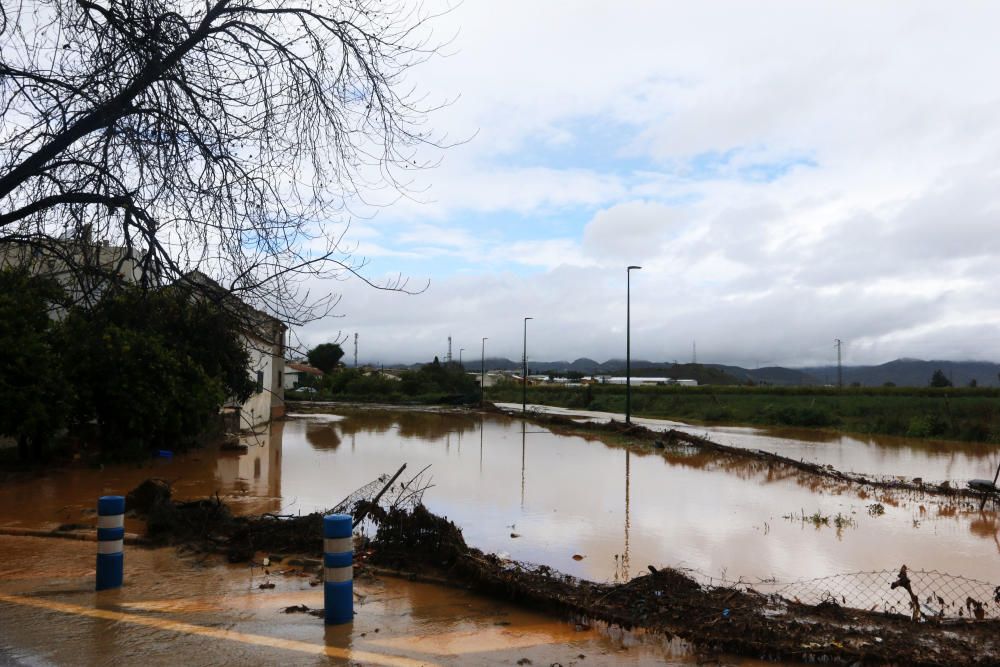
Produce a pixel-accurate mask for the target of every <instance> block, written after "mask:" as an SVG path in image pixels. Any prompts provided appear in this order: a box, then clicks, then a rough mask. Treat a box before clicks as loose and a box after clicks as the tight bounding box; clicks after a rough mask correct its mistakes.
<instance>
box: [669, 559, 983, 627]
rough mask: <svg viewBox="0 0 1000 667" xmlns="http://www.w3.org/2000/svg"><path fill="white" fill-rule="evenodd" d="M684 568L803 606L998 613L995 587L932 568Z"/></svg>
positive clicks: (979, 616)
mask: <svg viewBox="0 0 1000 667" xmlns="http://www.w3.org/2000/svg"><path fill="white" fill-rule="evenodd" d="M687 573H688V574H689V575H691V576H693V577H695V579H697V580H698V581H700V582H701V583H703V584H707V585H710V586H726V587H732V588H739V589H743V590H747V589H752V590H755V591H757V592H758V593H764V594H768V595H777V596H780V597H781V598H783V599H785V600H787V601H789V602H796V603H800V604H805V605H821V604H831V603H832V604H836V605H839V606H842V607H849V608H853V609H863V610H866V611H879V612H885V613H894V614H903V615H906V616H910V617H912V618H914V619H921V618H923V619H929V618H937V619H950V618H967V619H976V620H984V619H998V618H1000V586H997V585H996V584H992V583H989V582H986V581H980V580H978V579H969V578H967V577H962V576H958V575H954V574H948V573H947V572H939V571H937V570H907V569H905V568H904V569H902V570H875V571H871V572H848V573H844V574H835V575H830V576H826V577H818V578H815V579H801V580H797V581H790V582H781V581H776V580H766V579H765V580H756V581H750V580H743V579H739V580H729V579H725V578H713V577H710V576H708V575H705V574H703V573H700V572H697V571H691V570H687Z"/></svg>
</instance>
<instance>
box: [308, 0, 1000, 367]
mask: <svg viewBox="0 0 1000 667" xmlns="http://www.w3.org/2000/svg"><path fill="white" fill-rule="evenodd" d="M997 25H1000V5H996V4H994V3H988V2H962V3H940V2H937V3H920V2H906V3H871V2H837V3H818V2H810V3H803V2H753V3H748V2H731V3H723V2H704V3H701V2H699V3H690V2H653V1H650V2H638V1H635V2H606V1H596V2H584V1H580V0H577V1H573V2H570V1H568V0H566V1H563V2H554V1H552V2H541V1H539V0H532V1H529V2H520V1H508V2H504V3H495V2H490V1H489V0H466V1H465V3H464V4H462V5H460V6H458V7H457V8H455V9H454V10H453V11H452V12H451V13H450V14H449V15H447V16H445V17H444V18H443V19H441V20H439V21H438V23H437V34H438V35H440V36H441V37H442V39H443V38H446V37H450V36H451V35H455V38H454V40H453V41H452V43H451V44H450V45H449V46H448V47H447V51H448V53H449V54H450V55H449V56H448V57H445V58H437V59H434V60H432V61H431V62H429V63H427V64H426V65H425V66H422V67H421V68H420V69H419V70H418V71H415V72H413V73H412V75H411V76H410V81H411V82H412V83H414V84H415V85H417V86H418V87H419V89H420V90H422V91H423V92H424V93H426V94H427V95H428V96H429V98H430V99H432V100H446V99H453V98H457V99H455V101H454V102H453V103H452V104H451V105H450V106H448V107H446V108H444V109H443V110H441V111H439V112H437V113H435V114H433V115H432V116H431V117H430V119H429V122H430V125H431V126H432V127H433V128H434V129H435V130H437V131H439V132H441V133H447V134H448V135H449V136H450V137H452V138H464V137H471V138H470V140H469V141H467V142H466V143H464V144H461V145H459V146H456V147H453V148H450V149H448V150H446V151H444V152H443V154H442V155H441V160H442V161H441V164H440V165H439V166H438V167H436V168H434V169H429V170H425V171H423V172H421V173H419V174H417V175H416V176H415V180H414V183H413V184H412V186H411V189H412V190H413V191H414V192H415V193H417V194H415V196H414V197H413V198H411V199H403V200H401V201H400V202H397V203H396V204H393V205H392V206H387V207H382V208H381V209H380V210H378V211H377V212H375V213H365V212H362V213H361V214H359V215H358V216H357V217H356V218H355V219H354V220H353V221H352V224H351V228H350V230H349V232H348V238H349V239H350V240H351V241H352V242H353V244H354V246H353V247H354V248H355V249H356V254H357V255H359V256H364V257H366V258H367V259H368V262H369V263H368V265H367V267H366V268H365V274H366V275H367V276H370V277H372V278H373V279H379V278H384V277H385V276H390V275H395V274H398V273H402V274H403V275H404V276H407V277H408V278H409V280H410V285H411V286H418V285H423V284H425V283H426V282H427V281H429V282H430V285H429V287H428V289H427V290H426V291H424V292H423V293H422V294H419V295H417V296H407V295H404V294H398V293H386V292H379V291H375V290H372V289H371V288H369V287H366V286H364V285H363V284H362V283H360V281H356V280H354V281H347V282H343V283H336V284H335V285H334V286H333V289H336V290H337V291H339V292H341V293H342V294H343V298H342V300H341V302H340V306H339V309H338V312H339V313H340V315H341V317H339V318H336V319H326V320H323V321H320V322H315V323H313V324H310V325H308V326H307V327H305V328H303V329H302V330H300V331H299V332H298V335H299V338H300V339H301V341H302V342H303V343H304V344H305V345H307V346H311V345H315V344H317V343H319V342H323V341H325V340H328V339H332V338H335V337H336V336H337V335H338V333H339V334H341V335H353V333H354V332H358V333H359V334H360V358H361V359H362V360H369V361H381V362H383V363H390V362H397V361H405V362H412V361H423V360H426V359H428V358H430V357H431V356H433V355H435V354H437V355H443V354H444V353H445V352H446V346H447V336H448V335H451V336H452V337H453V339H454V344H453V345H454V354H455V357H456V358H457V357H458V351H459V348H465V351H464V353H463V354H464V358H465V359H470V358H478V357H479V354H480V341H481V338H482V337H483V336H488V337H489V341H488V342H487V355H488V356H507V357H510V358H512V359H518V358H520V354H521V336H522V318H523V317H525V316H532V317H534V318H535V319H534V320H533V321H532V322H529V325H528V326H529V328H528V346H529V358H534V359H546V360H555V359H568V360H572V359H575V358H577V357H582V356H587V357H592V358H596V359H598V360H604V359H607V358H612V357H623V356H624V353H625V291H626V284H625V276H626V272H625V267H626V266H627V265H629V264H639V265H642V267H643V268H642V270H641V271H638V272H633V273H632V354H633V357H634V358H645V359H654V360H674V359H677V360H682V361H686V360H690V358H691V348H692V342H693V341H697V350H698V360H699V361H703V362H719V363H737V364H742V365H747V366H751V367H752V366H757V365H762V366H763V365H772V364H781V365H808V364H816V363H832V362H834V361H835V359H836V354H835V350H834V347H833V341H834V339H835V338H840V339H842V340H844V342H845V355H846V356H845V359H846V361H847V362H848V363H857V364H861V363H881V362H884V361H889V360H891V359H894V358H897V357H903V356H905V357H920V358H936V359H941V358H950V359H987V360H1000V291H998V290H997V289H995V285H996V284H998V280H997V279H998V277H1000V233H998V225H997V221H998V219H1000V173H998V171H1000V169H998V167H1000V162H998V157H1000V99H998V98H1000V84H998V83H997V82H998V76H1000V42H998V41H997V38H996V35H997V33H996V26H997ZM326 288H329V287H326ZM345 348H347V349H349V348H350V346H349V345H346V344H345Z"/></svg>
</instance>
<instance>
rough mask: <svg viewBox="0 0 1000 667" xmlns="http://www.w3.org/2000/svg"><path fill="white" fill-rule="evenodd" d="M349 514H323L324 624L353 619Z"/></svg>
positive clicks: (352, 560)
mask: <svg viewBox="0 0 1000 667" xmlns="http://www.w3.org/2000/svg"><path fill="white" fill-rule="evenodd" d="M351 523H352V519H351V515H350V514H330V515H328V516H325V517H323V604H324V613H323V620H324V621H325V622H326V624H327V625H339V624H341V623H350V622H351V621H353V620H354V568H353V566H352V564H353V562H354V553H353V552H354V538H353V537H352V536H351V532H352V525H351Z"/></svg>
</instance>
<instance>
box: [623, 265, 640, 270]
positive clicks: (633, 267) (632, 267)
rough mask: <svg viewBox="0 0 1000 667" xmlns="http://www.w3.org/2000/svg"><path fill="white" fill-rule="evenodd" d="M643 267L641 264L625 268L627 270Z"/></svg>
mask: <svg viewBox="0 0 1000 667" xmlns="http://www.w3.org/2000/svg"><path fill="white" fill-rule="evenodd" d="M641 268H642V267H641V266H630V267H628V268H627V269H625V270H626V271H631V270H632V269H641Z"/></svg>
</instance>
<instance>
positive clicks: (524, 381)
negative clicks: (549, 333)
mask: <svg viewBox="0 0 1000 667" xmlns="http://www.w3.org/2000/svg"><path fill="white" fill-rule="evenodd" d="M533 319H535V318H534V317H526V318H524V352H523V354H522V355H521V363H522V365H523V369H522V370H523V373H522V374H521V414H522V415H523V414H524V413H526V412H527V411H528V320H533Z"/></svg>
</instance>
